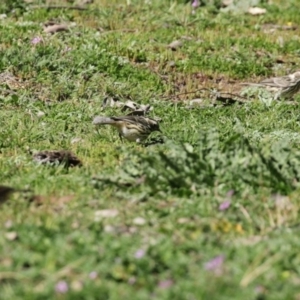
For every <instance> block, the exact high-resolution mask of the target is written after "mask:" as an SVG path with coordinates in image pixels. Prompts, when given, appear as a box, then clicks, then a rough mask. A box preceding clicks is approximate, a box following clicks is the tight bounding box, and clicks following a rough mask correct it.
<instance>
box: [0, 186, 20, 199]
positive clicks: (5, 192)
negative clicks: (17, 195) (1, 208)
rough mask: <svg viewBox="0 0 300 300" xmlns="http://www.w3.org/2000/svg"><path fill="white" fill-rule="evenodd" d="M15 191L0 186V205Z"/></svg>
mask: <svg viewBox="0 0 300 300" xmlns="http://www.w3.org/2000/svg"><path fill="white" fill-rule="evenodd" d="M16 191H17V190H16V189H14V188H12V187H9V186H5V185H0V203H4V202H5V201H7V200H8V198H9V196H10V195H11V194H12V193H13V192H16Z"/></svg>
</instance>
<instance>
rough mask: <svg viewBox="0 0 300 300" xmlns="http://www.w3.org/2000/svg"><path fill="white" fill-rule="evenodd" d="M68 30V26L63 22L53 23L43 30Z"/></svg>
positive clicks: (48, 31)
mask: <svg viewBox="0 0 300 300" xmlns="http://www.w3.org/2000/svg"><path fill="white" fill-rule="evenodd" d="M68 30H69V28H68V26H67V25H64V24H55V25H51V26H48V27H46V28H44V32H46V33H55V32H59V31H68Z"/></svg>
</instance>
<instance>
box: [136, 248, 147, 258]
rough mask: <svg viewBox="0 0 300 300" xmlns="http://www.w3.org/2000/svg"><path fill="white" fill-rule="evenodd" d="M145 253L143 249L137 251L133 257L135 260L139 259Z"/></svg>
mask: <svg viewBox="0 0 300 300" xmlns="http://www.w3.org/2000/svg"><path fill="white" fill-rule="evenodd" d="M145 254H146V252H145V250H143V249H139V250H137V251H136V252H135V253H134V257H135V258H137V259H141V258H143V257H144V256H145Z"/></svg>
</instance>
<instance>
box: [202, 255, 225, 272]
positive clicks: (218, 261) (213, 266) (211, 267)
mask: <svg viewBox="0 0 300 300" xmlns="http://www.w3.org/2000/svg"><path fill="white" fill-rule="evenodd" d="M224 260H225V257H224V255H218V256H216V257H214V258H213V259H211V260H210V261H208V262H207V263H205V265H204V269H205V270H207V271H216V270H218V269H220V268H221V267H222V265H223V263H224Z"/></svg>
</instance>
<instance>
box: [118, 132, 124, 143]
mask: <svg viewBox="0 0 300 300" xmlns="http://www.w3.org/2000/svg"><path fill="white" fill-rule="evenodd" d="M119 137H120V140H121V142H122V143H124V141H123V137H122V134H121V133H119Z"/></svg>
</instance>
